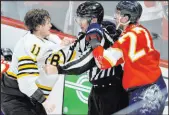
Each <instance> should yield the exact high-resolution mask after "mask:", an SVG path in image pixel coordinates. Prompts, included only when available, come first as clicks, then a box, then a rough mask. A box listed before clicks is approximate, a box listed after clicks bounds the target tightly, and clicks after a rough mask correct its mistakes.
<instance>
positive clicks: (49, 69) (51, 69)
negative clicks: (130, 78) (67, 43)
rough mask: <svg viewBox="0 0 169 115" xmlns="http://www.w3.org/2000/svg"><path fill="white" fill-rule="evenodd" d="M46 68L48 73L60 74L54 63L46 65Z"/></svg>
mask: <svg viewBox="0 0 169 115" xmlns="http://www.w3.org/2000/svg"><path fill="white" fill-rule="evenodd" d="M44 70H45V72H46V74H48V75H52V74H58V69H57V67H56V66H53V65H50V64H46V65H45V66H44Z"/></svg>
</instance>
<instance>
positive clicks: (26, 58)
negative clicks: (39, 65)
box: [18, 56, 36, 62]
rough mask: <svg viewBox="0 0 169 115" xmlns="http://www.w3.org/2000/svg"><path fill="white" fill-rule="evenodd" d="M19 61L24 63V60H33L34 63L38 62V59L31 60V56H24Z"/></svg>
mask: <svg viewBox="0 0 169 115" xmlns="http://www.w3.org/2000/svg"><path fill="white" fill-rule="evenodd" d="M18 60H19V61H23V60H32V61H34V62H36V59H33V58H31V57H30V56H22V57H20V58H19V59H18Z"/></svg>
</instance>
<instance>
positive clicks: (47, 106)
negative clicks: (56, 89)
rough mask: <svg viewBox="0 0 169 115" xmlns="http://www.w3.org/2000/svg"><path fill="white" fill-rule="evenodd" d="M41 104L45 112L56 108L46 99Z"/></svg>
mask: <svg viewBox="0 0 169 115" xmlns="http://www.w3.org/2000/svg"><path fill="white" fill-rule="evenodd" d="M42 105H43V107H44V108H45V110H46V112H47V114H50V113H52V112H53V111H54V110H55V108H56V106H55V104H52V103H51V102H49V101H48V100H46V101H44V102H43V103H42Z"/></svg>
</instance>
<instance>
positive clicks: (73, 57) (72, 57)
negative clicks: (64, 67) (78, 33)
mask: <svg viewBox="0 0 169 115" xmlns="http://www.w3.org/2000/svg"><path fill="white" fill-rule="evenodd" d="M75 56H76V51H73V54H72V56H71V59H70V61H72V60H74V59H75Z"/></svg>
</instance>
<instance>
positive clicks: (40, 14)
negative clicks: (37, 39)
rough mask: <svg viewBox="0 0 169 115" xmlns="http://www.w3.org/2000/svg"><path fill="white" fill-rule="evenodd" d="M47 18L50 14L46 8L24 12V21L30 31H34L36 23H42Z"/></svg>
mask: <svg viewBox="0 0 169 115" xmlns="http://www.w3.org/2000/svg"><path fill="white" fill-rule="evenodd" d="M48 18H49V19H50V15H49V12H48V11H47V10H44V9H32V10H30V11H28V12H27V13H26V15H25V17H24V23H25V26H27V28H28V30H30V31H31V33H32V32H33V31H36V27H37V26H38V25H44V24H45V22H46V19H48Z"/></svg>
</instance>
